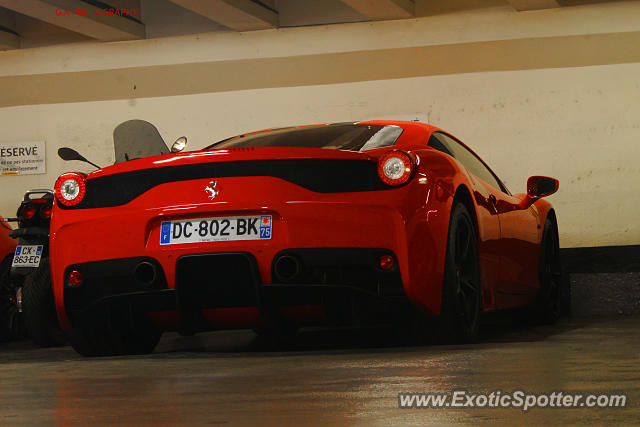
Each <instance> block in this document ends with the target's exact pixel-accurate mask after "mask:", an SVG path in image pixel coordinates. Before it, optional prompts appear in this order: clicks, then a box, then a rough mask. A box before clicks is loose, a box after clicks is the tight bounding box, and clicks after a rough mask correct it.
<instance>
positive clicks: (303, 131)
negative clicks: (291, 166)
mask: <svg viewBox="0 0 640 427" xmlns="http://www.w3.org/2000/svg"><path fill="white" fill-rule="evenodd" d="M401 134H402V128H401V127H399V126H381V125H359V124H355V123H339V124H333V125H321V126H302V127H289V128H280V129H273V130H268V131H264V132H257V133H252V134H248V135H241V136H234V137H233V138H229V139H225V140H224V141H220V142H217V143H215V144H212V145H210V146H208V147H207V148H205V150H207V149H219V148H237V147H309V148H333V149H336V150H349V151H365V150H371V149H374V148H380V147H387V146H390V145H393V144H395V143H396V141H397V140H398V138H399V137H400V135H401Z"/></svg>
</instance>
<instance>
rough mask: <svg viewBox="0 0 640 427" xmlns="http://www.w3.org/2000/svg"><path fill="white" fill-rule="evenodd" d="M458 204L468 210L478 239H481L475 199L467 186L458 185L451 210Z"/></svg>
mask: <svg viewBox="0 0 640 427" xmlns="http://www.w3.org/2000/svg"><path fill="white" fill-rule="evenodd" d="M456 202H461V203H462V204H463V205H464V206H465V207H466V208H467V209H468V210H469V214H470V215H471V218H472V219H473V225H474V227H475V229H476V238H478V237H479V235H478V233H479V229H478V216H477V213H476V207H475V204H474V203H473V198H472V196H471V191H470V190H469V188H468V187H467V186H466V185H465V184H460V185H458V188H456V192H455V193H454V196H453V200H452V202H451V210H453V207H454V206H455V204H456Z"/></svg>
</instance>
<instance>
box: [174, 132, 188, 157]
mask: <svg viewBox="0 0 640 427" xmlns="http://www.w3.org/2000/svg"><path fill="white" fill-rule="evenodd" d="M186 146H187V137H186V136H181V137H180V138H178V139H176V140H175V142H174V143H173V144H172V145H171V152H172V153H179V152H181V151H182V150H184V148H185V147H186Z"/></svg>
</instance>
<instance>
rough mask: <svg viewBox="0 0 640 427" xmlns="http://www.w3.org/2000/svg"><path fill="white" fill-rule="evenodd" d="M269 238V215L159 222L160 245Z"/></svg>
mask: <svg viewBox="0 0 640 427" xmlns="http://www.w3.org/2000/svg"><path fill="white" fill-rule="evenodd" d="M268 239H271V215H254V216H230V217H214V218H193V219H182V220H175V221H163V222H162V224H161V225H160V244H161V245H176V244H180V243H203V242H220V241H232V240H268Z"/></svg>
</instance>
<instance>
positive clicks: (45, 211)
mask: <svg viewBox="0 0 640 427" xmlns="http://www.w3.org/2000/svg"><path fill="white" fill-rule="evenodd" d="M40 216H41V217H42V218H44V219H49V218H51V206H44V207H43V208H42V209H40Z"/></svg>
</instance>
